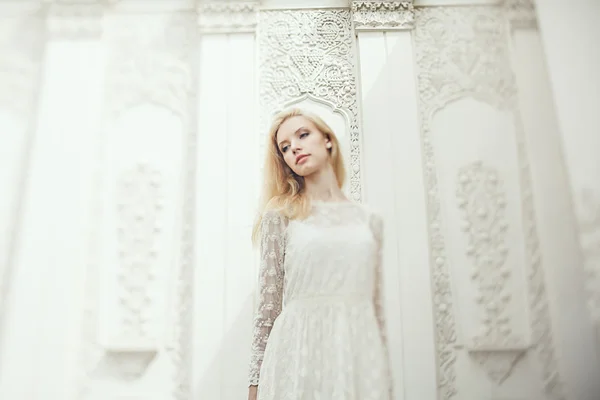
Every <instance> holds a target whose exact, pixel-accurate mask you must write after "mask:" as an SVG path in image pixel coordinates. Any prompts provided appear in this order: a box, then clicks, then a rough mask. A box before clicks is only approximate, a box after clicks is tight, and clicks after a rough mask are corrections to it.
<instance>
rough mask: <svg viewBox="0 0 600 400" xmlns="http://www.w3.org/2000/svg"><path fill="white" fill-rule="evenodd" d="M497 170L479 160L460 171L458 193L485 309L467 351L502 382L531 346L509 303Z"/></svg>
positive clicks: (502, 201)
mask: <svg viewBox="0 0 600 400" xmlns="http://www.w3.org/2000/svg"><path fill="white" fill-rule="evenodd" d="M499 175H500V174H499V173H498V171H497V170H495V169H493V168H491V167H488V166H485V165H483V163H482V162H479V161H478V162H475V163H472V164H470V165H467V166H465V167H463V168H462V169H461V170H459V172H458V187H457V197H458V202H459V207H460V209H461V212H462V216H463V230H464V232H465V234H466V235H467V237H468V243H469V245H468V248H467V255H468V257H469V258H470V259H471V260H472V262H473V264H472V272H471V278H472V280H473V281H474V283H475V287H476V288H477V295H476V303H477V305H478V306H479V307H478V308H479V309H480V310H481V318H480V328H479V329H480V332H479V333H478V334H476V335H475V336H474V337H472V338H471V344H470V345H469V346H468V347H469V353H470V354H471V356H472V357H473V358H475V359H476V360H477V361H478V362H479V364H480V365H481V366H482V367H483V368H484V369H485V371H486V373H487V374H488V376H489V377H490V379H492V381H494V382H495V383H497V384H501V383H502V382H504V381H505V380H506V379H507V378H508V377H509V376H510V373H511V371H512V369H513V368H514V366H515V365H516V364H517V362H518V361H519V360H520V359H521V358H522V357H523V355H524V354H525V351H526V350H527V344H526V341H525V338H523V337H521V336H520V335H516V334H515V333H514V330H513V326H512V325H513V324H514V322H513V321H512V315H511V311H513V310H511V309H510V307H509V305H510V303H511V302H512V301H513V296H512V295H511V286H512V285H511V282H510V281H511V280H512V272H513V271H512V268H511V265H507V255H508V251H509V248H508V243H507V240H506V236H507V228H508V221H507V218H506V215H505V209H506V201H507V200H506V194H505V191H504V190H505V189H504V188H503V182H502V179H501V178H500V176H499Z"/></svg>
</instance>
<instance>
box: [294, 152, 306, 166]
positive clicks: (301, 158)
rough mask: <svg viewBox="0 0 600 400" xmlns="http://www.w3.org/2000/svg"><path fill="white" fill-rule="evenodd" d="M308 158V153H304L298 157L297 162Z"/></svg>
mask: <svg viewBox="0 0 600 400" xmlns="http://www.w3.org/2000/svg"><path fill="white" fill-rule="evenodd" d="M307 158H308V154H302V155H301V156H298V157H297V158H296V164H301V163H303V162H304V160H306V159H307Z"/></svg>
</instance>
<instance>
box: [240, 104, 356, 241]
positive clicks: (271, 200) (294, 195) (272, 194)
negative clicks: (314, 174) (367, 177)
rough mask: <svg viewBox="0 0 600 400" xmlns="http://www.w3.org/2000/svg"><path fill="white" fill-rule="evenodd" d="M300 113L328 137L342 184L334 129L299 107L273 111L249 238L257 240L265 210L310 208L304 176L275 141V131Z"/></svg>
mask: <svg viewBox="0 0 600 400" xmlns="http://www.w3.org/2000/svg"><path fill="white" fill-rule="evenodd" d="M297 116H302V117H304V118H306V119H308V120H309V121H311V122H312V123H313V124H314V125H315V126H316V127H317V128H318V129H319V131H321V133H322V134H323V135H325V137H327V138H328V139H329V140H330V141H331V149H329V152H330V161H331V166H332V167H333V172H334V174H335V177H336V179H337V183H338V186H339V187H340V188H341V187H342V186H344V181H345V179H346V169H345V167H344V160H343V157H342V153H341V151H340V145H339V141H338V139H337V137H336V135H335V133H334V132H333V130H332V129H331V128H330V127H329V125H327V123H325V121H323V120H322V119H321V118H320V117H319V116H317V115H314V114H312V113H309V112H306V111H304V110H302V109H299V108H292V109H289V110H285V111H282V112H280V113H278V114H277V115H275V117H274V119H273V123H272V125H271V128H270V129H269V134H268V135H267V148H266V153H265V165H264V182H263V187H262V193H261V198H260V204H259V209H258V216H257V218H256V221H255V223H254V229H253V230H252V241H253V243H255V244H256V243H257V241H258V237H259V236H260V226H261V222H262V217H263V215H264V213H265V212H266V211H268V210H277V211H278V212H280V213H281V215H283V216H284V217H287V218H289V219H302V218H306V216H307V215H308V213H309V212H310V203H309V201H308V198H307V197H306V196H304V178H303V177H302V176H299V175H297V174H296V173H294V172H293V171H292V169H291V168H290V167H289V166H288V165H287V164H286V163H285V161H284V159H283V155H282V154H281V151H280V150H279V146H278V145H277V132H278V131H279V128H280V127H281V124H283V123H284V122H285V121H286V120H288V119H289V118H292V117H297Z"/></svg>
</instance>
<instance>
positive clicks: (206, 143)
mask: <svg viewBox="0 0 600 400" xmlns="http://www.w3.org/2000/svg"><path fill="white" fill-rule="evenodd" d="M198 17H199V19H198V23H199V29H200V32H201V33H202V36H201V40H200V48H199V52H200V57H199V59H200V63H199V70H198V75H199V77H200V79H199V83H198V85H199V86H198V94H199V96H198V104H197V105H196V110H197V113H198V140H197V143H198V145H197V153H196V165H197V167H196V168H197V172H196V192H197V193H198V195H197V197H196V222H195V224H194V226H195V229H196V241H195V253H196V260H195V261H196V262H195V265H196V268H195V277H194V293H195V302H194V310H195V312H194V321H193V323H194V325H193V327H194V328H193V332H194V336H193V337H194V356H193V369H192V371H193V373H192V376H193V377H194V381H193V383H194V391H193V396H194V398H207V399H208V398H210V399H215V400H234V399H239V398H246V397H247V395H248V365H249V360H250V344H251V341H250V339H251V334H252V328H251V322H252V318H253V312H254V293H253V289H254V286H255V282H256V278H255V277H256V276H257V275H256V269H255V263H254V259H255V252H254V249H253V248H252V244H251V241H250V237H251V228H252V227H251V223H252V221H253V218H254V212H255V211H256V209H255V206H256V202H255V199H256V198H257V196H258V188H259V184H258V182H259V179H258V173H259V171H260V163H259V158H258V155H259V139H260V138H261V137H262V135H261V132H258V129H257V125H258V106H257V103H258V101H257V91H256V82H257V69H256V62H255V60H256V35H255V30H256V23H257V8H256V5H255V4H253V3H244V4H236V3H235V2H233V3H229V4H221V3H216V2H215V3H206V4H202V5H201V6H200V7H199V9H198Z"/></svg>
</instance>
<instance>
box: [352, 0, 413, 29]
mask: <svg viewBox="0 0 600 400" xmlns="http://www.w3.org/2000/svg"><path fill="white" fill-rule="evenodd" d="M351 7H352V8H351V9H352V20H353V22H354V30H355V31H360V30H390V29H412V28H413V26H414V22H415V11H414V8H413V4H412V1H353V2H352V6H351Z"/></svg>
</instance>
